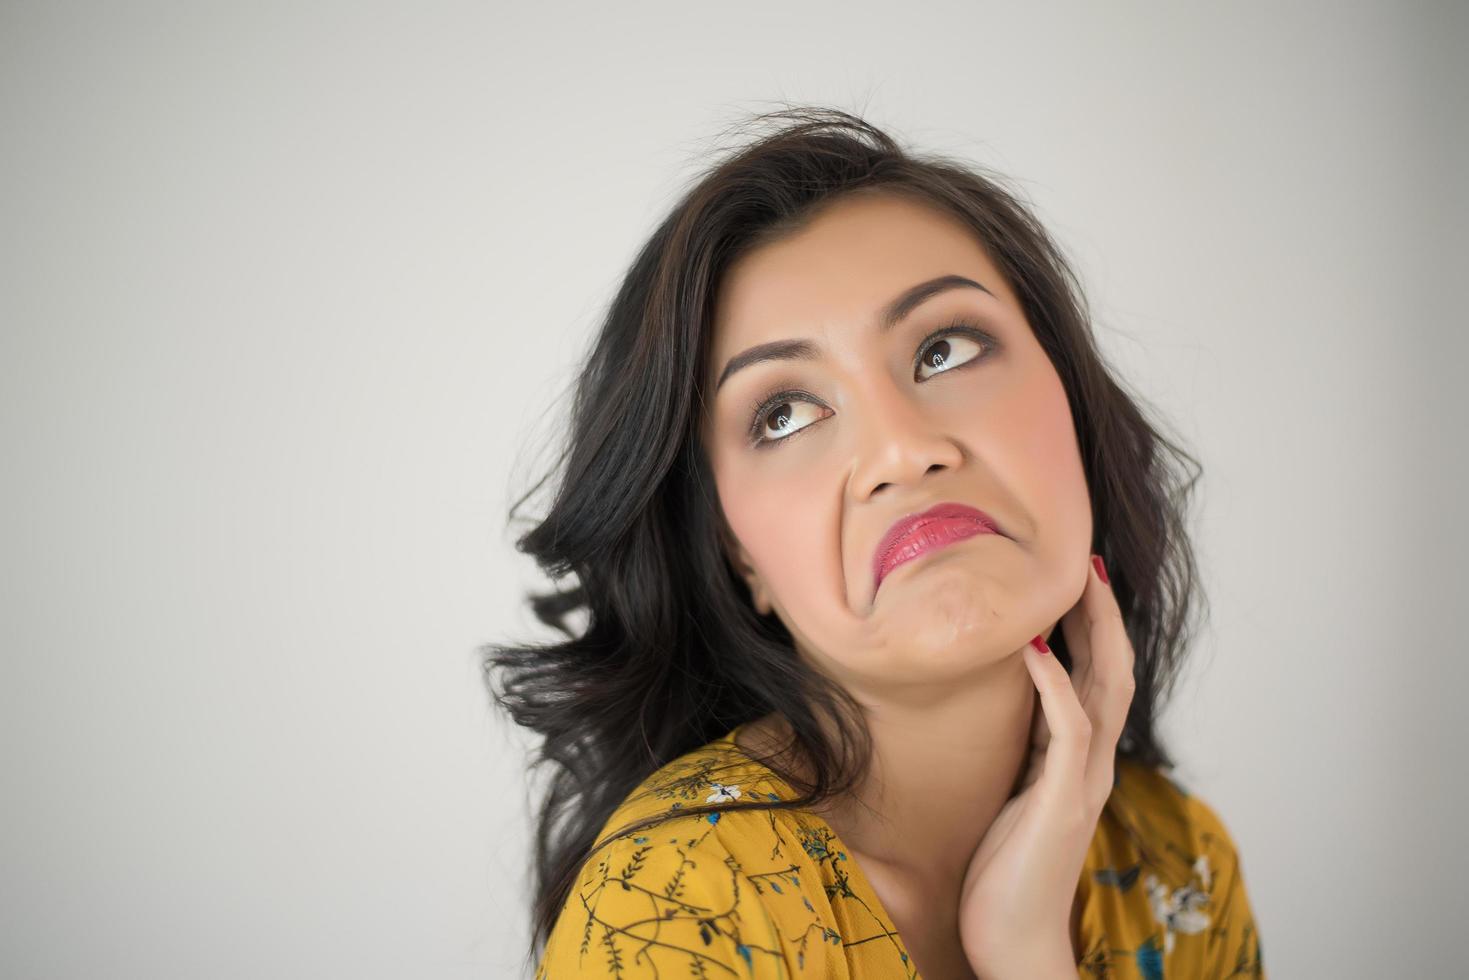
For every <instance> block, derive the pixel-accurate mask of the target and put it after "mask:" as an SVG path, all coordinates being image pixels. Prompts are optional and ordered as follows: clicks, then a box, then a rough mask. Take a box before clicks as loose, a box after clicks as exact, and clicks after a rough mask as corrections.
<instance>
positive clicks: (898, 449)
mask: <svg viewBox="0 0 1469 980" xmlns="http://www.w3.org/2000/svg"><path fill="white" fill-rule="evenodd" d="M862 401H863V403H864V404H863V412H862V415H861V426H860V430H861V434H860V435H859V445H858V449H857V466H856V469H855V470H854V472H853V473H852V490H853V493H855V494H856V495H857V497H858V499H861V500H866V499H867V498H868V497H871V496H872V495H873V494H875V493H877V492H878V491H879V490H881V489H883V488H884V487H886V486H888V485H889V484H897V485H899V486H904V485H907V486H913V485H916V484H917V483H918V481H919V480H920V479H922V477H923V476H925V475H926V474H927V473H928V472H929V471H930V470H933V469H942V468H953V467H956V466H958V465H959V464H960V462H961V461H962V460H963V458H964V453H963V450H962V449H961V448H960V447H959V445H958V443H956V442H955V441H954V440H953V439H952V438H951V437H950V436H949V435H947V434H946V432H945V431H944V427H943V424H942V421H941V420H940V419H938V418H937V417H935V416H934V415H933V414H932V413H931V412H929V411H926V410H925V409H924V407H923V405H922V404H921V403H920V402H918V401H916V400H915V399H914V398H913V397H912V396H911V395H910V394H908V393H907V392H905V391H903V390H902V389H901V388H899V387H898V386H897V385H895V384H893V383H891V382H890V381H889V382H884V383H882V384H879V385H877V386H875V390H873V391H871V392H869V393H867V394H866V395H865V397H864V398H863V399H862Z"/></svg>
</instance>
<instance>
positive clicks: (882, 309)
mask: <svg viewBox="0 0 1469 980" xmlns="http://www.w3.org/2000/svg"><path fill="white" fill-rule="evenodd" d="M762 118H773V119H775V120H777V121H778V122H780V123H782V124H783V125H782V126H781V127H780V128H779V129H778V130H777V131H775V132H774V133H772V134H769V135H767V136H765V137H763V138H760V139H758V140H756V141H754V142H752V143H751V144H750V145H748V146H746V147H745V148H743V149H742V150H740V151H738V152H736V153H734V154H732V155H731V156H730V157H728V158H727V159H725V160H723V161H722V162H720V163H719V164H718V165H717V166H715V167H714V168H713V169H712V170H711V171H710V172H709V173H708V174H706V175H705V176H704V177H703V178H702V180H700V181H699V182H698V183H697V184H696V185H695V186H694V187H693V188H692V189H691V190H690V191H689V192H688V193H687V194H686V195H685V196H684V197H683V199H682V200H681V201H679V203H678V204H677V205H676V207H675V208H674V209H673V212H672V214H671V215H669V217H668V218H667V219H666V220H665V221H664V222H663V223H662V224H661V225H660V226H659V227H658V229H657V231H656V232H655V233H654V234H653V236H652V238H651V240H650V241H649V242H648V243H647V245H646V246H645V247H644V248H643V249H642V251H641V252H640V254H639V255H638V257H637V259H636V261H635V262H634V264H633V267H632V269H631V271H630V272H629V274H628V276H627V278H626V280H625V282H624V284H623V286H622V288H621V290H620V291H619V293H618V295H617V298H616V300H615V302H614V304H613V306H612V308H611V310H610V312H609V314H608V317H607V320H606V323H605V326H604V327H603V329H602V331H601V334H600V335H599V336H598V337H597V339H596V342H595V345H594V348H593V350H592V352H591V356H590V358H589V360H588V362H587V365H586V367H585V370H584V371H583V373H582V375H581V378H580V383H579V387H578V389H577V396H576V405H575V411H574V424H573V428H572V432H571V435H570V440H569V444H568V448H567V452H566V456H565V458H564V465H565V467H566V469H565V473H564V476H563V479H562V482H561V484H560V492H559V495H558V497H557V499H556V500H555V502H554V504H553V506H552V507H551V508H550V511H549V513H548V515H547V516H546V519H545V520H544V521H543V522H542V523H541V524H540V525H539V526H538V527H536V528H535V529H534V530H532V531H530V532H529V533H527V534H526V535H524V537H522V538H521V539H520V542H519V547H520V548H521V550H523V551H526V552H528V553H530V554H532V555H534V556H535V557H536V559H537V561H538V562H539V563H540V565H541V566H542V567H543V568H544V569H546V570H547V571H548V572H549V573H550V574H552V575H553V576H557V577H560V576H562V575H565V574H574V575H575V577H576V583H575V585H574V586H573V587H572V588H571V589H569V590H568V591H565V592H559V593H557V594H555V595H551V596H538V597H535V598H534V602H535V608H536V611H537V614H538V615H539V617H540V618H541V619H542V620H543V621H544V622H546V623H549V624H552V625H556V626H558V627H559V628H560V629H562V630H563V631H564V632H565V633H566V634H567V636H568V639H567V641H566V642H564V643H560V644H556V645H552V646H535V647H524V648H505V647H501V648H496V649H495V650H494V651H493V655H492V657H491V666H492V667H498V668H499V669H500V670H501V671H502V673H503V675H504V678H503V684H502V689H501V690H499V691H497V692H496V698H497V700H498V701H499V702H500V703H501V704H502V705H503V706H504V707H505V708H506V709H507V710H508V711H510V712H511V714H512V715H513V717H514V718H515V720H516V721H517V723H519V724H521V725H524V726H526V727H528V728H530V729H532V730H534V731H536V732H538V733H540V734H541V735H543V736H544V744H543V748H542V750H541V760H542V761H550V762H551V763H553V766H554V767H555V769H554V774H553V779H552V782H551V785H550V790H549V793H548V795H547V797H546V800H545V803H544V806H543V809H542V812H541V814H540V825H539V828H538V833H537V835H536V848H537V851H536V865H535V870H536V875H537V876H536V883H535V892H536V894H535V908H534V913H533V915H534V919H533V936H532V950H531V959H532V960H535V959H536V958H537V957H538V956H539V966H538V968H537V971H536V975H537V977H538V978H542V977H545V978H552V980H555V978H559V977H571V976H628V977H633V976H636V977H643V976H647V977H653V976H665V975H667V976H671V975H682V976H687V975H694V976H728V975H734V976H739V977H745V976H757V977H778V976H810V977H828V976H848V977H891V976H907V977H916V976H919V975H921V976H923V977H925V978H926V980H941V978H949V977H956V978H957V977H976V976H978V977H1011V976H1014V977H1058V976H1072V975H1075V974H1076V973H1077V972H1079V973H1080V974H1081V975H1083V976H1116V977H1131V976H1143V977H1160V976H1164V975H1165V974H1169V975H1178V976H1232V975H1238V974H1248V975H1255V976H1263V975H1264V970H1263V967H1262V965H1261V958H1260V941H1259V936H1258V934H1257V933H1256V931H1255V929H1254V923H1253V917H1252V914H1251V911H1250V906H1249V901H1248V898H1247V896H1246V893H1245V889H1244V879H1243V875H1242V872H1241V867H1240V861H1239V857H1238V854H1237V853H1236V851H1235V849H1234V846H1233V843H1232V841H1231V839H1230V837H1229V835H1228V833H1227V831H1226V829H1225V827H1224V825H1223V824H1222V823H1221V822H1220V820H1219V818H1218V816H1217V815H1216V814H1215V813H1214V812H1213V811H1212V810H1211V809H1210V808H1209V807H1208V805H1207V804H1205V803H1204V802H1203V801H1202V800H1200V799H1198V798H1197V797H1193V796H1190V795H1189V794H1187V793H1186V792H1185V791H1184V790H1183V788H1182V787H1181V786H1180V785H1178V784H1177V783H1176V782H1175V781H1174V780H1173V779H1172V778H1171V777H1170V776H1168V775H1166V774H1165V772H1164V770H1165V769H1171V768H1172V767H1173V765H1174V764H1173V762H1172V761H1171V758H1170V757H1169V755H1168V754H1167V752H1166V751H1165V749H1164V747H1163V745H1162V744H1161V741H1160V739H1159V737H1158V734H1157V732H1155V730H1154V727H1155V725H1154V723H1155V718H1156V716H1157V712H1158V709H1159V707H1160V705H1161V702H1162V699H1163V697H1164V696H1165V695H1166V693H1167V691H1168V689H1169V687H1170V686H1171V683H1172V681H1173V679H1174V677H1175V676H1176V673H1177V670H1178V668H1179V665H1180V662H1181V657H1182V656H1183V653H1184V650H1185V647H1186V643H1187V640H1188V637H1189V633H1190V631H1189V621H1190V614H1191V612H1192V611H1193V609H1194V607H1195V605H1196V599H1197V598H1198V596H1197V593H1196V584H1195V574H1194V572H1195V566H1194V561H1193V557H1192V551H1191V548H1190V545H1189V542H1188V539H1187V537H1186V533H1185V527H1184V509H1185V503H1186V499H1187V494H1188V491H1189V490H1190V489H1191V487H1192V485H1193V482H1194V480H1195V479H1196V478H1197V469H1196V464H1195V473H1194V475H1193V476H1191V477H1189V478H1188V479H1187V480H1184V479H1182V478H1181V477H1180V474H1179V472H1178V471H1177V470H1176V469H1175V466H1176V465H1177V464H1176V460H1185V461H1188V462H1190V463H1192V462H1193V461H1192V459H1191V458H1190V457H1188V456H1187V455H1186V454H1184V453H1183V452H1181V451H1180V450H1178V449H1176V448H1174V447H1173V446H1172V444H1171V443H1169V442H1167V441H1166V440H1165V439H1164V438H1163V437H1162V436H1160V435H1159V434H1158V433H1157V432H1155V430H1154V429H1153V427H1152V426H1151V425H1150V424H1149V422H1148V421H1146V420H1145V418H1144V416H1143V413H1142V412H1141V411H1139V409H1138V407H1137V406H1136V405H1135V404H1134V402H1133V401H1132V400H1131V399H1129V397H1128V396H1127V395H1126V394H1125V393H1124V392H1123V390H1122V388H1121V387H1120V386H1119V384H1118V382H1117V381H1116V380H1114V378H1113V377H1112V375H1111V374H1110V373H1109V371H1108V370H1107V368H1106V367H1105V366H1104V364H1103V362H1102V361H1101V359H1100V357H1099V355H1098V353H1097V351H1096V349H1095V348H1094V346H1093V341H1092V338H1091V336H1090V332H1089V327H1088V318H1087V315H1086V313H1085V308H1084V304H1083V302H1082V300H1081V299H1080V292H1079V288H1078V287H1077V285H1076V281H1075V276H1074V274H1073V273H1072V272H1071V270H1070V269H1069V267H1068V265H1067V263H1066V261H1065V260H1064V258H1063V257H1062V256H1061V254H1060V253H1059V250H1058V249H1057V248H1056V246H1055V245H1054V244H1053V243H1052V242H1051V240H1050V239H1049V237H1048V236H1047V234H1046V233H1045V231H1044V230H1043V229H1042V228H1041V227H1040V225H1039V224H1038V223H1037V221H1036V219H1035V218H1034V217H1033V216H1032V215H1031V214H1030V212H1029V211H1028V210H1027V209H1026V208H1025V207H1024V206H1023V205H1022V204H1021V203H1020V202H1019V201H1018V200H1017V199H1016V198H1015V197H1014V196H1013V195H1012V194H1010V193H1008V192H1007V191H1005V190H1004V189H1002V187H1001V186H1000V184H999V182H998V181H996V180H994V179H992V178H990V177H987V176H984V175H981V174H980V173H978V172H976V171H975V170H974V168H972V167H968V166H963V165H960V164H958V163H955V162H951V161H945V160H942V159H936V158H932V157H927V158H919V157H916V156H914V155H912V154H910V153H908V152H906V151H905V150H903V149H902V148H900V147H899V146H898V145H897V144H896V143H895V142H894V141H893V140H892V139H891V138H890V137H889V136H888V135H886V134H884V133H882V132H881V131H879V130H877V129H876V128H874V127H872V126H870V125H869V124H867V123H866V122H864V121H862V120H860V119H858V118H856V117H854V116H851V115H849V114H847V113H843V112H840V111H834V110H821V111H818V110H789V111H785V112H779V113H774V114H771V115H770V116H767V117H762ZM1170 454H1171V455H1170ZM573 611H585V613H586V620H585V626H584V628H582V629H581V630H580V631H577V630H575V629H573V628H572V627H570V626H568V625H567V623H566V617H567V616H568V615H569V614H570V613H572V612H573Z"/></svg>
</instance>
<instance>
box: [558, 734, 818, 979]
mask: <svg viewBox="0 0 1469 980" xmlns="http://www.w3.org/2000/svg"><path fill="white" fill-rule="evenodd" d="M788 796H789V787H786V786H785V784H784V783H782V782H780V781H779V780H778V779H776V778H775V777H774V775H773V774H772V773H770V772H769V770H766V769H764V767H761V766H759V765H757V764H752V763H751V761H750V760H748V759H747V758H745V757H743V756H742V755H740V754H738V753H729V752H726V751H723V748H722V747H721V746H717V745H716V746H713V747H710V746H706V747H704V748H702V749H699V750H696V751H695V752H691V753H689V754H687V755H685V756H682V757H680V758H679V759H676V760H674V761H673V762H671V763H669V764H668V765H665V766H663V767H662V768H660V769H659V770H658V771H657V772H655V773H654V774H652V775H651V776H649V777H648V778H647V779H645V780H644V781H643V782H642V783H641V784H640V785H639V786H638V787H637V788H636V789H635V790H634V791H633V792H632V793H630V794H628V796H627V798H626V799H625V800H624V801H623V803H622V804H621V805H620V806H619V807H618V808H617V810H616V811H614V813H613V814H612V816H611V817H610V818H609V819H608V820H607V822H606V824H605V825H604V827H603V831H602V833H601V834H600V835H599V837H598V844H597V846H596V847H594V849H593V851H592V853H591V854H590V855H589V856H588V858H587V859H586V861H585V862H584V864H583V865H582V868H581V870H580V872H579V874H578V876H577V878H576V880H575V881H574V882H573V884H572V887H571V891H570V893H569V894H568V896H567V901H566V904H565V906H564V907H563V909H562V912H561V915H560V917H559V918H558V920H557V922H556V924H555V926H554V928H553V930H552V933H551V936H550V937H549V938H548V940H547V945H546V950H545V954H544V956H543V960H542V968H541V970H539V971H538V973H537V976H538V977H546V978H555V977H558V976H568V977H569V976H601V975H603V974H604V973H605V975H608V976H614V975H615V976H656V975H658V974H659V972H660V971H665V970H667V971H671V972H672V973H673V974H677V975H689V974H692V975H694V976H703V975H705V974H706V973H707V974H708V975H716V974H722V973H725V972H727V971H728V970H736V971H737V972H738V973H739V975H741V976H747V977H748V976H755V977H766V976H769V977H775V976H806V975H809V976H813V977H814V976H824V975H825V974H824V970H825V968H826V959H825V958H826V956H827V955H829V954H828V953H827V950H829V949H831V948H832V946H831V944H830V941H829V939H828V933H829V932H830V930H829V929H824V928H823V925H822V915H823V911H827V912H829V908H827V909H825V910H824V909H823V906H826V896H825V893H824V891H823V888H822V878H821V876H820V874H818V873H816V870H815V868H814V866H813V864H812V861H811V859H810V857H809V854H808V853H807V850H806V848H805V846H804V843H803V835H804V833H805V832H806V830H807V829H808V825H807V823H806V822H805V821H804V820H803V818H802V815H801V814H800V813H798V812H792V811H788V810H771V809H765V808H756V807H754V806H753V805H752V804H754V803H758V802H761V801H765V800H770V801H776V800H779V799H782V798H786V797H788ZM712 803H717V804H723V805H725V806H726V807H728V809H725V810H723V811H722V812H715V813H685V812H683V811H685V810H686V809H688V808H689V807H692V806H702V805H704V804H712ZM629 828H630V829H629ZM624 971H626V972H624Z"/></svg>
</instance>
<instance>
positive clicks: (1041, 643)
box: [1030, 634, 1051, 653]
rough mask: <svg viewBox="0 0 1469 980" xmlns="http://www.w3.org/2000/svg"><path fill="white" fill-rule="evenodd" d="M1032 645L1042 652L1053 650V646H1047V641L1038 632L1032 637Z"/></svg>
mask: <svg viewBox="0 0 1469 980" xmlns="http://www.w3.org/2000/svg"><path fill="white" fill-rule="evenodd" d="M1030 645H1031V646H1033V647H1035V648H1036V650H1037V651H1038V652H1040V653H1050V652H1051V648H1050V647H1048V646H1046V641H1045V640H1043V639H1041V638H1040V634H1036V636H1035V637H1033V638H1032V639H1031V641H1030Z"/></svg>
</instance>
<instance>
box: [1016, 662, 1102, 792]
mask: <svg viewBox="0 0 1469 980" xmlns="http://www.w3.org/2000/svg"><path fill="white" fill-rule="evenodd" d="M1024 657H1025V666H1026V667H1027V669H1029V670H1030V677H1031V680H1032V681H1034V682H1035V686H1036V690H1037V691H1039V692H1040V698H1041V710H1042V711H1044V712H1045V718H1046V726H1047V727H1048V728H1049V729H1050V733H1051V738H1050V741H1049V742H1048V743H1047V744H1046V755H1045V761H1044V762H1043V763H1042V765H1041V772H1040V775H1039V776H1038V777H1037V779H1036V781H1037V782H1038V783H1039V784H1040V786H1039V790H1038V793H1039V795H1040V796H1041V797H1042V798H1043V799H1045V800H1048V801H1049V803H1050V804H1051V805H1052V807H1054V809H1053V811H1052V812H1057V813H1060V812H1067V808H1069V807H1070V806H1071V805H1072V804H1074V803H1075V802H1076V800H1077V799H1078V798H1079V797H1080V796H1081V794H1082V792H1083V791H1084V789H1085V777H1086V769H1087V750H1088V748H1089V746H1090V744H1091V739H1092V723H1091V719H1089V718H1088V717H1087V715H1086V711H1085V710H1084V709H1083V708H1082V706H1081V701H1080V700H1079V699H1078V698H1077V696H1076V690H1075V689H1074V688H1073V687H1072V686H1071V677H1070V676H1069V675H1068V674H1067V673H1066V668H1065V667H1062V666H1061V664H1060V662H1059V661H1058V660H1057V659H1056V655H1055V654H1053V653H1049V652H1047V653H1040V652H1039V651H1037V650H1036V649H1035V647H1034V646H1033V645H1032V644H1029V643H1027V644H1026V645H1025V652H1024Z"/></svg>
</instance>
